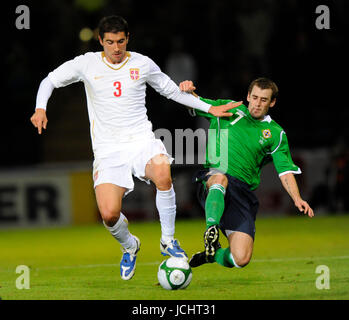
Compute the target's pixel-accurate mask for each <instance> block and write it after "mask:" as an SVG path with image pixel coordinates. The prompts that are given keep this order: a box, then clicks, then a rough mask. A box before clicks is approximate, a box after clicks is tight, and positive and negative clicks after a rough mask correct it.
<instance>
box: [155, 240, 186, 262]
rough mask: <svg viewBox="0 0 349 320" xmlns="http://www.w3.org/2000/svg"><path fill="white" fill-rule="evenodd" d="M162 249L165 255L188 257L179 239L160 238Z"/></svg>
mask: <svg viewBox="0 0 349 320" xmlns="http://www.w3.org/2000/svg"><path fill="white" fill-rule="evenodd" d="M160 251H161V254H162V255H163V256H170V257H176V258H183V259H188V256H187V254H186V253H185V251H184V250H183V249H182V248H181V247H180V245H179V242H178V240H176V239H172V240H170V241H168V242H164V241H163V240H160Z"/></svg>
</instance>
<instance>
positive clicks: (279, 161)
mask: <svg viewBox="0 0 349 320" xmlns="http://www.w3.org/2000/svg"><path fill="white" fill-rule="evenodd" d="M271 157H272V159H273V163H274V166H275V169H276V171H277V173H278V174H279V176H282V175H284V174H287V173H293V174H300V173H302V171H301V169H300V168H299V167H298V166H296V165H295V164H294V163H293V160H292V157H291V152H290V148H289V145H288V140H287V136H286V133H285V132H284V131H281V132H280V135H279V137H275V138H274V141H273V146H272V152H271Z"/></svg>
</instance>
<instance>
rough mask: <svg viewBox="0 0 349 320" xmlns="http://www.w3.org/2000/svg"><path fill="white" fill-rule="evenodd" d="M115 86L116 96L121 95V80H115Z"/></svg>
mask: <svg viewBox="0 0 349 320" xmlns="http://www.w3.org/2000/svg"><path fill="white" fill-rule="evenodd" d="M114 87H115V91H114V96H115V97H120V96H121V82H120V81H115V82H114Z"/></svg>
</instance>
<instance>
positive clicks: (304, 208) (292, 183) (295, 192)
mask: <svg viewBox="0 0 349 320" xmlns="http://www.w3.org/2000/svg"><path fill="white" fill-rule="evenodd" d="M280 180H281V183H282V185H283V187H284V188H285V190H286V191H287V193H288V194H289V195H290V197H291V198H292V200H293V201H294V205H295V206H296V207H297V208H298V210H299V211H300V212H303V213H304V214H307V215H308V216H309V217H310V218H312V217H314V211H313V209H312V208H311V207H310V206H309V204H308V202H306V201H304V200H303V199H302V198H301V196H300V193H299V189H298V185H297V181H296V179H295V177H294V174H293V173H287V174H284V175H282V176H281V177H280Z"/></svg>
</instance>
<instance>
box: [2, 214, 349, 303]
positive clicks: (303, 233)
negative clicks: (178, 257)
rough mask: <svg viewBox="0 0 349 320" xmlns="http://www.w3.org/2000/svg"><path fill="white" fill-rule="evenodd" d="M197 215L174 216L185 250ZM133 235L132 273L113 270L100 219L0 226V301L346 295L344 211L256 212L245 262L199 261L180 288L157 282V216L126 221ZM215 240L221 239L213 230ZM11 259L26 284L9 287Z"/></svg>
mask: <svg viewBox="0 0 349 320" xmlns="http://www.w3.org/2000/svg"><path fill="white" fill-rule="evenodd" d="M203 228H204V221H203V220H178V221H177V224H176V237H177V238H178V239H179V240H180V242H181V245H182V247H183V248H184V249H185V250H186V251H187V253H188V255H190V256H191V255H192V254H193V253H195V252H197V251H199V250H202V246H203V243H202V233H203ZM130 230H131V232H132V233H134V234H136V235H137V236H138V237H139V238H140V239H141V242H142V244H141V250H140V252H139V255H138V260H137V270H136V274H135V276H134V277H133V279H131V280H130V281H123V280H121V278H120V275H119V260H120V258H121V250H120V249H119V245H118V244H117V243H116V242H115V240H114V239H113V238H112V236H111V235H110V234H109V233H108V232H107V231H106V230H105V228H104V226H103V225H102V224H100V225H90V226H79V227H65V228H51V229H35V230H3V231H1V232H0V297H1V299H3V300H18V299H21V300H22V299H24V300H27V299H28V300H34V299H35V300H41V299H46V300H51V299H52V300H56V299H60V300H61V299H68V300H70V299H79V300H86V299H93V300H98V299H114V300H138V299H149V300H162V299H166V300H168V299H169V300H172V299H173V300H211V299H212V300H231V299H244V300H245V299H246V300H249V299H257V300H259V299H281V300H284V299H291V300H298V299H317V300H318V299H339V300H342V299H343V300H344V299H349V239H348V230H349V215H336V216H319V217H315V218H313V219H310V218H308V217H305V216H294V217H287V218H285V217H283V218H281V217H280V218H257V221H256V239H255V248H254V252H253V257H252V260H251V262H250V264H249V265H247V266H246V267H245V268H242V269H237V268H232V269H228V268H224V267H221V266H219V265H217V264H207V265H203V266H201V267H199V268H195V269H194V270H193V280H192V282H191V284H190V285H189V287H188V288H187V289H185V290H178V291H167V290H164V289H162V288H161V287H160V286H159V285H158V284H157V276H156V275H157V269H158V265H159V264H160V262H161V261H162V260H163V259H164V258H163V257H162V256H161V255H160V249H159V238H160V225H159V223H158V222H147V223H145V222H132V221H131V222H130ZM221 244H222V246H223V247H225V246H226V245H227V242H226V239H225V238H224V237H223V236H222V235H221ZM18 265H26V266H28V267H29V268H30V288H29V289H22V290H20V289H17V288H16V279H17V277H19V276H20V274H17V273H16V267H17V266H18ZM320 265H325V266H327V267H328V268H329V284H330V288H329V289H322V290H320V289H318V288H317V287H316V280H317V277H319V276H321V274H320V273H316V268H317V267H318V266H320Z"/></svg>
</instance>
